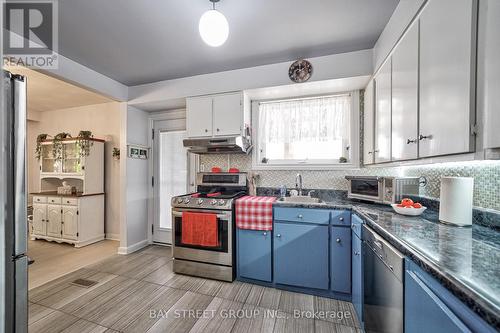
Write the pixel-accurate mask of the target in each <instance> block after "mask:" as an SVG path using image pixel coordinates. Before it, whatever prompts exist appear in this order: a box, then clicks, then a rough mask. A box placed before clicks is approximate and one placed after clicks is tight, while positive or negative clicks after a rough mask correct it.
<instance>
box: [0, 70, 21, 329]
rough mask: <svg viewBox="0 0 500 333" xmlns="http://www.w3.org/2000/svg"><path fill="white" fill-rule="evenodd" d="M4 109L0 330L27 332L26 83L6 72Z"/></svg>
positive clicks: (1, 120)
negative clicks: (0, 318)
mask: <svg viewBox="0 0 500 333" xmlns="http://www.w3.org/2000/svg"><path fill="white" fill-rule="evenodd" d="M2 80H3V82H2V83H3V84H2V90H3V91H2V96H1V97H2V98H1V100H2V108H1V110H0V112H1V114H0V126H1V128H0V135H1V137H0V144H1V146H0V148H1V152H0V173H1V177H0V187H1V188H0V192H1V194H0V205H1V206H2V207H1V208H0V217H1V219H2V220H1V221H0V226H1V230H0V237H1V241H0V245H2V247H3V249H2V251H1V253H2V257H1V258H0V262H1V264H2V265H1V268H0V272H1V273H2V274H1V277H0V278H1V279H2V281H0V284H1V289H2V293H1V294H2V300H1V304H0V309H1V313H0V317H2V319H3V320H2V321H3V323H2V326H3V327H0V331H5V332H16V333H17V332H26V331H27V326H28V318H27V317H28V258H27V256H26V252H27V236H28V235H27V232H28V230H27V216H26V215H27V207H26V205H27V203H26V200H27V197H26V80H25V78H24V77H23V76H20V75H14V74H11V73H10V72H7V71H3V78H2Z"/></svg>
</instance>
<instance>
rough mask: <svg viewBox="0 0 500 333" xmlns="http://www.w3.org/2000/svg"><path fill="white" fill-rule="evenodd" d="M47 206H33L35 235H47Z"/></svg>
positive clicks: (36, 204) (35, 204)
mask: <svg viewBox="0 0 500 333" xmlns="http://www.w3.org/2000/svg"><path fill="white" fill-rule="evenodd" d="M46 219H47V205H46V204H38V203H34V204H33V233H36V234H39V235H46V234H47V224H46V223H45V220H46Z"/></svg>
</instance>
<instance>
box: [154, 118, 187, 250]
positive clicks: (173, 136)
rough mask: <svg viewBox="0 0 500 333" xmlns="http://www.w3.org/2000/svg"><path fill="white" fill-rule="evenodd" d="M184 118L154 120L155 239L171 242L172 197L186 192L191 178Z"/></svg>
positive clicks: (157, 241)
mask: <svg viewBox="0 0 500 333" xmlns="http://www.w3.org/2000/svg"><path fill="white" fill-rule="evenodd" d="M185 124H186V123H185V119H174V120H154V121H153V133H154V136H153V177H154V178H153V191H154V194H153V196H154V203H153V210H154V214H153V216H154V220H153V229H152V231H153V242H155V243H163V244H172V207H171V201H172V197H175V196H177V195H181V194H186V193H187V192H189V191H190V188H191V187H192V186H193V185H194V184H193V182H192V181H191V175H192V174H193V173H192V172H190V169H191V166H193V165H194V163H193V162H192V161H191V160H192V159H193V158H194V157H193V156H191V155H192V154H190V153H189V152H188V151H187V149H186V148H185V147H184V145H183V142H182V141H183V140H184V139H185V138H186V129H185V128H186V125H185Z"/></svg>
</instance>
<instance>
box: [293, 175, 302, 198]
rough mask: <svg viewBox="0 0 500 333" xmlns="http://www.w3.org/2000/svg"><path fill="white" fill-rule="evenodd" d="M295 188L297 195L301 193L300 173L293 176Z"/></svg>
mask: <svg viewBox="0 0 500 333" xmlns="http://www.w3.org/2000/svg"><path fill="white" fill-rule="evenodd" d="M295 188H296V189H297V191H298V192H299V195H302V175H301V174H300V173H298V174H297V176H295Z"/></svg>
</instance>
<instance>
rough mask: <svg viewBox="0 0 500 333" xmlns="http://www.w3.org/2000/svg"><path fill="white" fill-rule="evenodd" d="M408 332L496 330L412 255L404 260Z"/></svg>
mask: <svg viewBox="0 0 500 333" xmlns="http://www.w3.org/2000/svg"><path fill="white" fill-rule="evenodd" d="M404 302H405V320H404V324H405V332H406V333H412V332H432V331H435V330H436V327H439V331H440V332H443V333H448V332H449V333H452V332H495V330H494V329H493V328H492V327H491V326H489V325H488V324H486V323H485V322H484V321H483V320H482V319H481V318H479V317H478V316H477V315H476V314H475V313H474V312H472V310H470V308H469V307H468V306H467V305H465V304H463V303H462V302H460V300H458V299H457V298H456V297H455V296H453V295H452V294H451V293H450V292H449V291H448V290H447V289H446V288H444V287H443V286H442V285H441V284H439V282H437V281H436V280H435V279H434V278H433V277H431V276H430V275H429V274H427V273H426V272H424V271H423V270H422V269H421V268H420V267H418V266H417V265H416V264H415V263H413V262H412V261H411V260H410V259H406V262H405V298H404Z"/></svg>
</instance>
